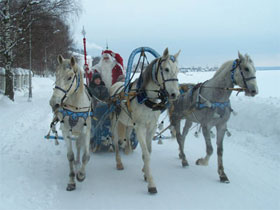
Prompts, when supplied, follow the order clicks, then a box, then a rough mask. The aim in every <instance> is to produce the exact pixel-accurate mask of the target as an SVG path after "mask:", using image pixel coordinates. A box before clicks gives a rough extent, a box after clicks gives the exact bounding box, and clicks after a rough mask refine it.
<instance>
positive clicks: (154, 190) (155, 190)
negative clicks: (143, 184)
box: [148, 187, 157, 194]
mask: <svg viewBox="0 0 280 210" xmlns="http://www.w3.org/2000/svg"><path fill="white" fill-rule="evenodd" d="M148 191H149V193H150V194H156V193H157V188H156V187H149V188H148Z"/></svg>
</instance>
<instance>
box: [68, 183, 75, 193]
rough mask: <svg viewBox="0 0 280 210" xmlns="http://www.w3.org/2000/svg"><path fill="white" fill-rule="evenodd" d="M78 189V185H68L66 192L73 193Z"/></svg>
mask: <svg viewBox="0 0 280 210" xmlns="http://www.w3.org/2000/svg"><path fill="white" fill-rule="evenodd" d="M75 189H76V184H75V183H74V184H68V185H67V188H66V190H67V191H73V190H75Z"/></svg>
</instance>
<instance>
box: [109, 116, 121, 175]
mask: <svg viewBox="0 0 280 210" xmlns="http://www.w3.org/2000/svg"><path fill="white" fill-rule="evenodd" d="M111 123H112V131H113V136H112V137H113V142H114V146H115V152H116V163H117V165H116V167H117V169H118V170H123V169H124V167H123V164H122V160H121V156H120V151H119V143H118V142H119V135H118V129H119V128H118V126H119V125H120V123H119V122H118V121H117V119H116V115H114V116H113V119H112V121H111Z"/></svg>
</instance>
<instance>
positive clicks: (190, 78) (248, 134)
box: [0, 71, 280, 210]
mask: <svg viewBox="0 0 280 210" xmlns="http://www.w3.org/2000/svg"><path fill="white" fill-rule="evenodd" d="M212 75H213V72H207V73H186V74H180V76H179V77H180V82H200V81H204V80H206V79H209V78H210V77H211V76H212ZM279 78H280V71H258V72H257V80H258V85H259V91H260V93H259V95H258V96H256V97H254V98H248V97H245V96H244V94H243V93H241V94H239V95H238V96H235V95H234V94H233V95H232V97H231V101H232V107H233V109H234V110H235V111H236V112H238V115H237V116H232V117H231V119H230V121H229V130H230V132H231V133H232V136H231V137H225V141H224V166H225V172H226V173H227V175H228V177H229V179H230V181H231V183H230V184H222V183H220V182H219V177H218V174H217V161H216V154H215V152H214V155H213V156H212V158H211V159H210V163H209V166H207V167H203V166H196V165H195V161H196V159H198V158H200V157H202V156H204V155H205V145H204V140H203V138H202V135H201V134H200V136H199V137H198V138H195V137H194V135H193V133H194V131H195V128H194V129H192V130H191V132H190V133H189V136H188V138H187V143H186V154H187V158H188V161H189V163H190V166H189V167H186V168H182V166H181V161H180V160H179V158H178V146H177V142H176V141H175V140H174V139H173V140H164V143H163V145H159V144H157V142H153V152H152V157H151V168H152V172H153V176H154V179H155V182H156V184H157V189H158V193H157V194H156V195H150V194H148V192H147V185H146V183H145V182H144V180H143V175H142V172H141V168H142V158H141V151H140V147H139V146H138V147H137V148H136V150H135V151H134V152H133V153H132V154H130V155H128V156H126V155H122V158H123V163H124V166H125V170H123V171H117V170H116V168H115V158H114V154H113V153H97V154H96V153H95V154H92V155H91V160H90V162H89V164H88V166H87V178H86V180H85V181H84V182H83V183H77V189H76V190H75V191H72V192H68V191H66V190H65V189H66V185H67V182H68V173H69V167H68V160H67V157H66V146H65V143H64V141H60V145H59V146H55V145H54V142H53V141H47V140H45V139H44V138H43V136H44V135H46V134H47V132H48V128H49V123H50V121H51V109H50V107H49V105H48V101H49V98H50V96H51V94H52V88H53V80H52V79H50V78H38V77H35V78H34V79H33V86H34V89H33V99H32V102H27V94H24V93H16V98H15V100H16V101H15V102H11V101H9V100H8V99H7V98H6V97H2V99H1V100H0V154H1V156H0V157H1V159H0V209H1V210H6V209H7V210H8V209H18V210H25V209H161V210H162V209H170V210H173V209H207V210H209V209H234V210H235V209H240V210H241V209H251V210H257V209H263V210H264V209H280V199H279V198H280V196H279V195H280V152H279V151H280V114H279V111H280V92H279V87H278V84H279ZM162 117H164V115H162ZM167 125H168V120H165V126H167ZM166 135H169V133H168V132H166ZM212 142H213V145H215V141H214V139H213V140H212ZM214 148H215V147H214ZM215 149H216V148H215Z"/></svg>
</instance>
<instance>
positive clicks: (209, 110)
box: [169, 53, 258, 183]
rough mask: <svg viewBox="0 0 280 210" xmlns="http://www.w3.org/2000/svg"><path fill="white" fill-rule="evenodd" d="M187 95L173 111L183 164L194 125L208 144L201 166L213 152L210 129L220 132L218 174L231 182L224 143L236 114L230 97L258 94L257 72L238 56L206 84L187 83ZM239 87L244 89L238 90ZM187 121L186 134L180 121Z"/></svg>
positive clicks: (182, 96)
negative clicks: (198, 126)
mask: <svg viewBox="0 0 280 210" xmlns="http://www.w3.org/2000/svg"><path fill="white" fill-rule="evenodd" d="M187 85H188V86H189V89H188V91H187V92H185V93H184V94H182V95H181V96H180V97H178V100H176V101H174V102H173V106H171V107H170V109H169V114H170V124H171V126H172V127H173V129H174V130H175V131H174V130H173V131H172V133H175V134H176V138H177V142H178V144H179V151H180V153H179V157H180V158H181V159H182V165H183V166H187V165H188V161H187V159H186V156H185V153H184V144H185V138H186V135H187V134H188V131H189V129H190V127H191V125H192V123H193V122H195V123H199V124H200V125H201V127H202V132H203V136H204V139H205V143H206V156H205V157H204V158H200V159H198V160H197V161H196V164H197V165H204V166H205V165H208V162H209V159H210V156H211V155H212V153H213V147H212V144H211V138H210V130H211V129H212V128H213V127H216V130H217V155H218V174H219V177H220V181H221V182H224V183H229V179H228V177H227V176H226V174H225V172H224V166H223V140H224V135H225V133H226V131H227V121H228V120H229V118H230V115H231V112H232V111H233V110H232V109H231V106H230V100H229V98H230V95H231V93H232V91H233V90H244V91H245V95H246V96H255V95H256V94H258V86H257V81H256V69H255V67H254V64H253V61H252V60H251V58H250V57H249V56H248V55H245V56H243V55H242V54H240V53H238V59H236V60H235V61H227V62H225V63H224V64H223V65H222V66H221V67H220V69H219V70H217V72H216V73H215V75H214V76H213V77H212V78H211V79H209V80H207V81H205V82H204V83H199V84H197V85H195V84H187ZM235 85H238V86H239V87H241V88H236V89H235V88H234V86H235ZM182 119H186V121H185V126H184V128H183V131H182V132H181V131H180V122H181V120H182Z"/></svg>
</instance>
